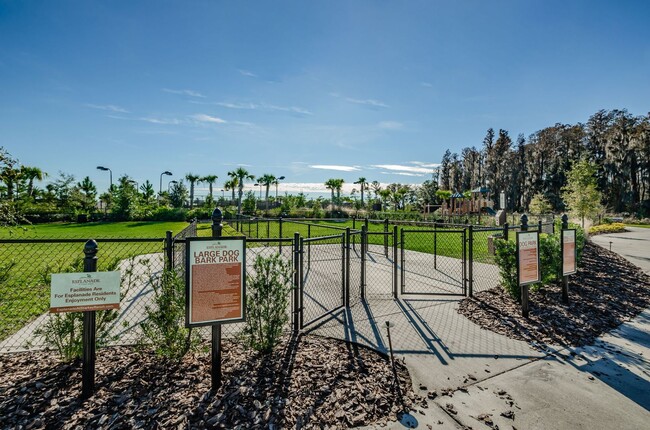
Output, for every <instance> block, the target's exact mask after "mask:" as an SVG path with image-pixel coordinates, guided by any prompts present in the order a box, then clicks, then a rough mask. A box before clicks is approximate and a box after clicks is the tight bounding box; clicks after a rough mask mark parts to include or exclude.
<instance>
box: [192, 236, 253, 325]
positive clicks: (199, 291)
mask: <svg viewBox="0 0 650 430" xmlns="http://www.w3.org/2000/svg"><path fill="white" fill-rule="evenodd" d="M186 241H187V242H186V247H185V249H186V266H185V267H186V295H185V325H186V326H187V327H192V326H201V325H213V324H218V323H233V322H242V321H244V320H245V307H246V240H245V239H244V238H241V237H236V238H235V237H233V238H231V237H222V238H219V239H212V238H188V239H186Z"/></svg>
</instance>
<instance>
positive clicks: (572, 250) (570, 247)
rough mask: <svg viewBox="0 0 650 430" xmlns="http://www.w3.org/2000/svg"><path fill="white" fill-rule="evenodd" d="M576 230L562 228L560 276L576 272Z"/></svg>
mask: <svg viewBox="0 0 650 430" xmlns="http://www.w3.org/2000/svg"><path fill="white" fill-rule="evenodd" d="M576 256H577V250H576V231H575V229H570V230H562V276H568V275H573V274H574V273H576Z"/></svg>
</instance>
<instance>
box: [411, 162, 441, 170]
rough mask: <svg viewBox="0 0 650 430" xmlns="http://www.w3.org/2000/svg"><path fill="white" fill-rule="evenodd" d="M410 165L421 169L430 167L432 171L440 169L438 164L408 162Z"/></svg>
mask: <svg viewBox="0 0 650 430" xmlns="http://www.w3.org/2000/svg"><path fill="white" fill-rule="evenodd" d="M409 163H411V164H415V165H416V166H421V167H432V168H434V169H437V168H438V167H440V163H423V162H422V161H409Z"/></svg>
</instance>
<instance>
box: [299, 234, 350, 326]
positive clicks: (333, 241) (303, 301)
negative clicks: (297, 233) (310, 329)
mask: <svg viewBox="0 0 650 430" xmlns="http://www.w3.org/2000/svg"><path fill="white" fill-rule="evenodd" d="M346 245H347V244H346V234H345V233H342V234H335V235H331V236H323V237H313V238H307V239H305V238H300V244H299V254H300V268H299V272H300V273H299V280H300V285H299V290H300V294H299V297H300V299H299V300H300V303H299V307H300V328H301V329H303V328H305V327H307V326H309V325H311V324H314V323H316V322H318V321H320V320H322V319H323V318H325V317H326V316H328V315H331V314H332V313H334V312H336V311H337V310H339V309H341V308H342V307H343V306H345V302H346V297H345V295H346V294H345V293H346V291H345V282H346V254H347V252H346Z"/></svg>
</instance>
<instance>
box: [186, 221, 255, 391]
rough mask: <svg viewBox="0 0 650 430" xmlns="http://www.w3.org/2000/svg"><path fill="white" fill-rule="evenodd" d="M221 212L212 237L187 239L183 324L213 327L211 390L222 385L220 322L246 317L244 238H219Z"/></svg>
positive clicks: (213, 226) (231, 321)
mask: <svg viewBox="0 0 650 430" xmlns="http://www.w3.org/2000/svg"><path fill="white" fill-rule="evenodd" d="M221 219H222V218H221V211H220V210H219V209H215V210H214V212H213V213H212V222H213V224H212V235H213V236H214V237H212V238H198V237H193V238H187V239H186V241H187V242H186V247H185V249H186V266H185V267H186V268H187V270H186V294H185V326H186V327H199V326H206V325H209V326H212V354H211V357H212V373H211V377H212V391H216V390H217V389H218V388H219V387H220V386H221V324H226V323H237V322H243V321H245V319H246V315H245V312H246V239H245V238H242V237H221V228H222V227H221Z"/></svg>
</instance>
